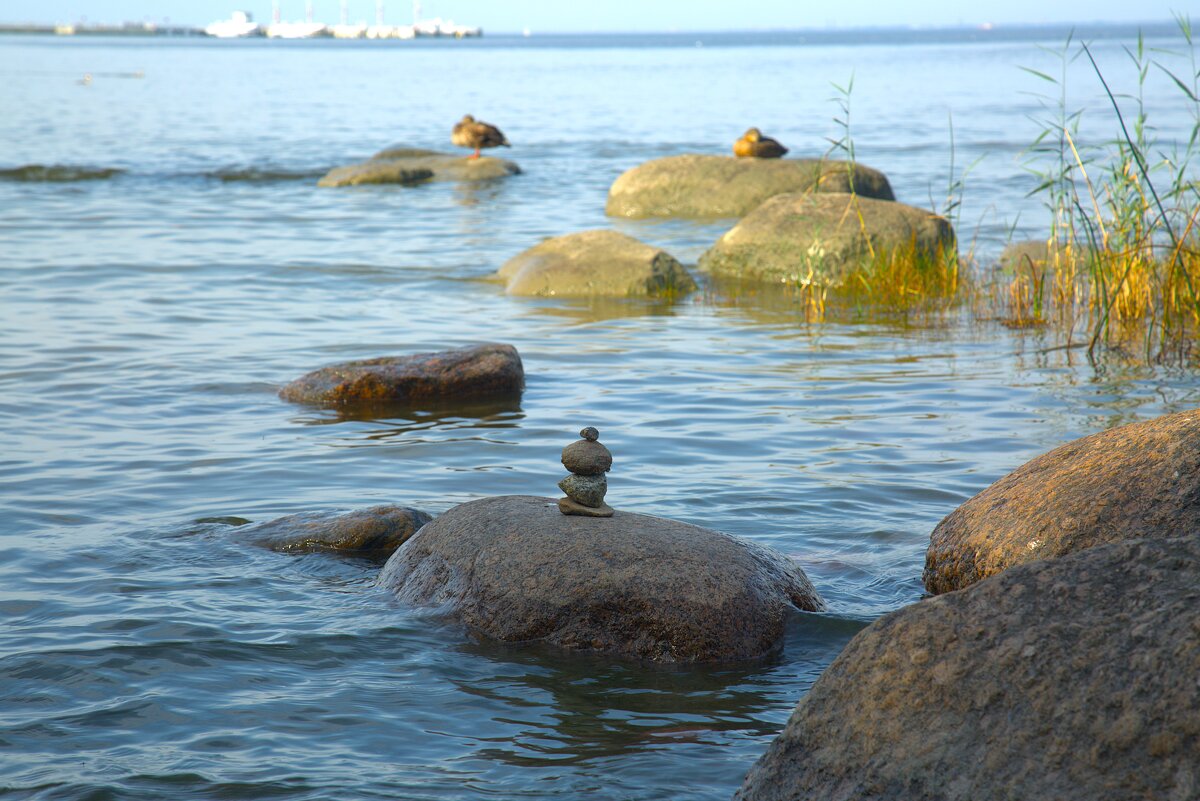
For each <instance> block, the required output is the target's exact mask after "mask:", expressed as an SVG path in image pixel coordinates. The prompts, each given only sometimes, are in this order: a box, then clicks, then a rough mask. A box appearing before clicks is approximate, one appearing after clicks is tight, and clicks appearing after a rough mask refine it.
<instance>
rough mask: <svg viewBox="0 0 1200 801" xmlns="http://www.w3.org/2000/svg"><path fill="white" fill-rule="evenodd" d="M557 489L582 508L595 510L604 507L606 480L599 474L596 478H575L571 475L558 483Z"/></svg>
mask: <svg viewBox="0 0 1200 801" xmlns="http://www.w3.org/2000/svg"><path fill="white" fill-rule="evenodd" d="M558 488H559V489H561V490H562V491H563V492H565V493H567V497H568V498H570V499H571V500H573V501H575V503H581V504H583V505H584V506H591V507H593V508H597V507H600V506H603V505H604V494H605V493H606V492H608V479H606V478H605V477H604V474H603V473H601V474H600V475H598V476H577V475H575V474H571V475H569V476H567V477H566V478H564V479H563V480H562V481H560V482H558Z"/></svg>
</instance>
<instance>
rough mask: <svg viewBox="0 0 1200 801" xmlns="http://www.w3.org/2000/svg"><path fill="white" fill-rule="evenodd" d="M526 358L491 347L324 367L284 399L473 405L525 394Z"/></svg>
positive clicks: (326, 402)
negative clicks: (480, 401)
mask: <svg viewBox="0 0 1200 801" xmlns="http://www.w3.org/2000/svg"><path fill="white" fill-rule="evenodd" d="M524 386H525V370H524V368H523V367H522V365H521V357H520V356H519V355H517V349H516V348H514V347H513V346H512V345H501V344H496V343H488V344H485V345H475V346H473V347H466V348H458V349H456V350H449V351H442V352H439V353H417V354H414V355H412V356H385V357H383V358H379V359H365V360H362V361H356V362H346V363H344V364H335V365H332V366H330V367H322V368H321V369H320V370H314V371H313V372H311V373H309V374H308V375H305V376H302V377H300V378H298V379H296V380H295V381H293V382H292V383H290V384H288V385H287V386H286V387H284V388H283V389H282V390H280V392H279V396H280V397H281V398H283V399H284V400H287V401H292V402H293V403H311V404H318V405H327V406H343V405H355V404H415V403H436V404H438V405H439V406H444V405H445V404H446V403H448V402H457V403H467V402H473V401H477V400H479V399H481V398H491V397H499V396H513V395H520V394H521V390H522V389H523V388H524Z"/></svg>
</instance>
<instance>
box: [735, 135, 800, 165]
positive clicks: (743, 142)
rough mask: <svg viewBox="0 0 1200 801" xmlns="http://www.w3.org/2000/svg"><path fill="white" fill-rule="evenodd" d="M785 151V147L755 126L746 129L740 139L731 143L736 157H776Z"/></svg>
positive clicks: (786, 150)
mask: <svg viewBox="0 0 1200 801" xmlns="http://www.w3.org/2000/svg"><path fill="white" fill-rule="evenodd" d="M786 152H788V149H787V148H786V147H784V146H783V145H781V144H779V143H778V142H776V141H775V140H774V139H772V138H771V137H769V136H763V135H762V131H760V130H758V129H757V128H751V129H750V130H748V131H746V132H745V133H744V134H742V138H741V139H739V140H737V141H736V142H734V143H733V155H735V156H737V157H738V158H755V159H777V158H779V157H781V156H782V155H783V154H784V153H786Z"/></svg>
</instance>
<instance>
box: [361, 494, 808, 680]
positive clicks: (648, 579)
mask: <svg viewBox="0 0 1200 801" xmlns="http://www.w3.org/2000/svg"><path fill="white" fill-rule="evenodd" d="M379 583H380V585H381V586H383V587H386V588H389V589H391V590H393V591H394V592H395V593H396V595H397V597H398V598H399V599H400V600H402V601H405V602H408V603H413V604H419V605H432V606H439V607H444V608H446V609H447V610H448V613H449V614H450V615H452V616H453V617H454V618H456V619H458V620H459V621H461V622H462V623H464V624H465V625H466V626H468V627H469V628H470V629H471V630H472V631H474V632H476V633H479V634H481V635H484V636H487V637H490V638H493V639H496V640H501V641H504V642H528V641H539V642H545V643H549V644H552V645H556V646H560V647H562V648H568V649H574V650H586V651H598V652H603V653H609V654H613V655H616V656H622V657H629V658H634V659H644V660H652V661H656V662H680V663H688V662H728V661H736V660H743V659H752V658H755V657H759V656H762V655H764V654H766V653H767V652H769V651H770V650H771V649H773V648H774V647H775V646H776V645H777V644H778V643H779V641H780V639H781V638H782V636H783V631H784V621H785V619H786V617H787V615H788V614H789V610H793V609H796V608H800V609H808V610H819V609H822V608H823V604H822V602H821V599H820V597H819V596H818V595H817V593H816V591H815V590H814V589H813V587H812V585H811V584H810V583H809V581H808V579H807V578H806V577H805V575H804V573H803V571H801V570H800V568H799V567H797V566H796V565H795V564H794V563H793V562H792V561H791V560H790V559H788V558H787V557H785V556H783V555H781V554H778V553H776V552H774V551H771V550H770V549H767V548H764V547H762V546H760V545H757V544H755V543H752V542H749V541H746V540H741V539H737V538H734V537H731V536H729V535H727V534H721V533H719V532H716V531H711V530H709V529H705V528H700V527H699V526H693V525H689V524H687V523H681V522H678V521H675V520H666V519H664V518H659V517H650V516H647V515H639V514H631V513H629V512H620V511H618V512H616V513H614V515H613V516H612V517H611V518H608V519H594V518H590V517H580V516H575V515H571V516H567V515H562V514H560V513H559V511H558V506H557V504H556V503H555V501H553V500H552V499H550V498H534V497H528V496H505V497H499V498H486V499H484V500H479V501H473V502H471V503H465V504H462V505H461V506H456V507H455V508H453V509H451V510H450V511H448V512H446V513H445V514H443V515H441V516H440V517H438V518H437V519H436V520H434V521H433V522H432V523H430V524H429V525H427V526H425V527H424V528H423V529H421V531H420V533H418V534H417V536H415V537H413V538H412V539H411V540H409V541H408V542H407V543H405V545H404V546H403V547H402V548H400V550H398V551H396V553H395V554H393V555H392V558H391V559H390V560H388V563H387V564H386V565H385V566H384V568H383V571H382V572H381V574H380V578H379Z"/></svg>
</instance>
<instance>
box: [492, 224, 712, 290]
mask: <svg viewBox="0 0 1200 801" xmlns="http://www.w3.org/2000/svg"><path fill="white" fill-rule="evenodd" d="M496 276H497V277H498V278H500V279H502V280H503V281H505V282H506V291H507V292H508V294H510V295H527V296H551V295H554V296H560V297H641V296H656V297H657V296H664V295H665V296H670V295H678V294H683V293H687V292H691V291H692V290H694V289H695V288H696V282H695V281H694V280H693V279H692V276H691V275H690V274H689V273H688V271H687V270H686V269H684V267H683V265H682V264H680V263H679V262H678V261H677V260H676V259H675V257H674V256H671V255H670V254H669V253H666V252H665V251H663V250H660V249H658V248H655V247H652V246H650V245H647V244H645V243H643V242H639V241H638V240H636V239H634V238H633V237H630V236H626V235H625V234H621V233H618V232H616V231H607V230H597V231H581V232H579V233H575V234H568V235H566V236H559V237H554V238H553V239H547V240H546V241H544V242H541V243H540V244H537V245H534V246H533V247H532V248H530V249H529V250H526V251H525V252H523V253H520V254H518V255H517V256H514V257H513V258H511V259H509V260H508V261H507V262H505V263H504V264H503V265H502V266H501V267H500V270H499V271H498V272H497V273H496Z"/></svg>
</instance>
